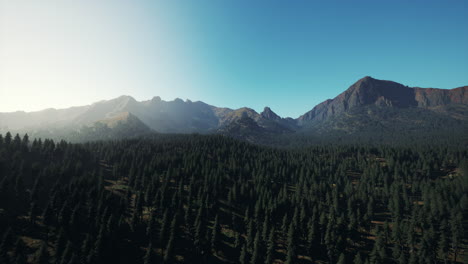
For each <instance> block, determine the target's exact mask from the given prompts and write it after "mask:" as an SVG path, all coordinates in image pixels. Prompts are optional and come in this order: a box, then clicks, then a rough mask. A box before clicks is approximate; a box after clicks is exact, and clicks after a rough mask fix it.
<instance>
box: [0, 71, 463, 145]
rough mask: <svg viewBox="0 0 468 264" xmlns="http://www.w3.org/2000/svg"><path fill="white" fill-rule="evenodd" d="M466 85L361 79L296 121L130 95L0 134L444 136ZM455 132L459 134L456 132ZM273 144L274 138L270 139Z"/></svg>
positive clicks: (458, 113)
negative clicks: (427, 85)
mask: <svg viewBox="0 0 468 264" xmlns="http://www.w3.org/2000/svg"><path fill="white" fill-rule="evenodd" d="M467 124H468V86H464V87H460V88H455V89H451V90H447V89H435V88H418V87H417V88H410V87H408V86H405V85H402V84H399V83H396V82H392V81H383V80H377V79H374V78H372V77H369V76H367V77H364V78H362V79H360V80H358V81H357V82H356V83H354V84H353V85H351V86H350V87H349V88H348V89H347V90H345V91H344V92H342V93H341V94H339V95H338V96H336V97H335V98H333V99H329V100H326V101H324V102H322V103H320V104H318V105H317V106H315V107H314V108H313V109H312V110H310V111H308V112H307V113H305V114H304V115H302V116H300V117H299V118H297V119H292V118H282V117H280V116H279V115H277V114H276V113H274V112H273V111H272V110H271V109H270V108H269V107H265V108H264V110H263V111H262V112H261V113H257V112H256V111H255V110H253V109H251V108H247V107H243V108H239V109H229V108H221V107H216V106H212V105H209V104H206V103H204V102H199V101H198V102H192V101H190V100H186V101H183V100H181V99H175V100H173V101H164V100H161V98H160V97H154V98H152V99H151V100H147V101H141V102H139V101H136V100H135V99H134V98H132V97H130V96H120V97H118V98H115V99H112V100H107V101H100V102H97V103H94V104H91V105H88V106H80V107H72V108H68V109H58V110H57V109H46V110H43V111H38V112H31V113H25V112H15V113H0V132H6V131H7V130H10V131H12V132H22V133H25V132H27V133H30V134H33V136H44V137H45V136H48V137H53V138H66V139H70V138H73V139H80V140H88V139H101V138H102V139H105V138H121V137H131V136H138V135H143V134H147V133H151V132H160V133H183V134H186V133H220V134H224V135H228V136H232V137H236V138H240V139H244V140H248V141H252V142H263V143H268V142H278V140H279V141H281V140H284V141H288V142H290V141H291V138H294V136H293V135H295V134H297V135H299V136H300V137H302V138H307V137H308V138H316V139H320V138H333V137H335V138H337V137H340V138H356V137H361V138H369V139H370V138H372V139H377V138H378V140H382V139H383V138H386V139H388V138H392V137H394V136H395V135H401V136H402V137H404V136H405V135H406V136H408V135H410V134H411V135H413V136H414V137H417V136H418V135H433V134H439V135H442V136H444V135H449V136H453V135H455V134H457V133H458V132H457V131H467V130H468V125H467ZM457 135H458V134H457ZM275 144H276V143H275Z"/></svg>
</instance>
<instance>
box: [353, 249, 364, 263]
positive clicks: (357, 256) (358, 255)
mask: <svg viewBox="0 0 468 264" xmlns="http://www.w3.org/2000/svg"><path fill="white" fill-rule="evenodd" d="M363 263H364V262H363V261H362V258H361V253H359V252H358V253H356V256H354V260H353V264H363Z"/></svg>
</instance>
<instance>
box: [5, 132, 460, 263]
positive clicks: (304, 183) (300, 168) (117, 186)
mask: <svg viewBox="0 0 468 264" xmlns="http://www.w3.org/2000/svg"><path fill="white" fill-rule="evenodd" d="M467 152H468V150H467V149H466V148H465V147H464V146H457V145H437V144H433V145H431V146H428V145H420V146H414V147H411V148H410V147H405V146H393V147H390V146H386V145H373V146H371V145H362V144H361V145H343V144H340V145H331V144H329V145H314V146H308V147H303V148H295V149H278V148H272V147H268V146H257V145H253V144H250V143H246V142H241V141H237V140H234V139H231V138H228V137H224V136H215V135H211V136H202V135H154V136H151V137H146V138H139V139H122V140H114V141H97V142H89V143H82V144H71V143H67V142H65V141H60V142H54V141H52V140H48V139H32V138H28V136H27V135H12V134H10V133H7V134H4V135H1V136H0V236H1V237H0V239H1V241H0V263H2V264H10V263H15V264H20V263H40V264H46V263H47V264H51V263H54V264H75V263H83V264H85V263H86V264H94V263H144V264H150V263H242V264H247V263H252V264H253V263H265V264H269V263H288V264H292V263H298V264H299V263H340V264H343V263H354V264H359V263H399V264H404V263H411V264H416V263H418V264H422V263H468V260H467V257H468V243H467V242H468V241H467V228H468V226H467V220H466V219H468V218H467V208H468V168H467V166H468V161H467V157H468V155H467V154H468V153H467Z"/></svg>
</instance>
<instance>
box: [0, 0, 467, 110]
mask: <svg viewBox="0 0 468 264" xmlns="http://www.w3.org/2000/svg"><path fill="white" fill-rule="evenodd" d="M466 14H468V1H464V0H459V1H457V0H441V1H430V0H429V1H428V0H426V1H420V0H414V1H399V0H393V1H375V0H373V1H359V0H357V1H344V0H343V1H333V0H331V1H311V0H294V1H286V0H268V1H266V0H262V1H255V0H236V1H234V0H210V1H209V0H197V1H185V0H171V1H162V0H161V1H158V0H148V1H145V0H132V1H127V0H125V1H124V0H100V1H96V0H81V1H72V0H41V1H37V0H14V1H10V0H0V112H11V111H16V110H25V111H37V110H41V109H45V108H49V107H53V108H65V107H69V106H77V105H86V104H91V103H93V102H96V101H100V100H107V99H112V98H115V97H118V96H120V95H131V96H133V97H134V98H135V99H137V100H148V99H151V98H152V97H154V96H160V97H161V98H162V99H164V100H173V99H175V98H181V99H184V100H185V99H190V100H192V101H198V100H200V101H203V102H206V103H208V104H211V105H215V106H223V107H230V108H239V107H243V106H247V107H250V108H253V109H254V110H256V111H262V110H263V108H264V107H265V106H269V107H271V108H272V110H273V111H275V112H276V113H277V114H279V115H280V116H283V117H286V116H290V117H298V116H300V115H301V114H303V113H305V112H307V111H308V110H310V109H312V108H313V107H314V106H315V105H316V104H318V103H320V102H322V101H324V100H326V99H329V98H333V97H335V96H336V95H338V94H339V93H341V92H343V91H344V90H345V89H347V88H348V87H349V86H350V85H352V84H353V83H354V82H356V81H357V80H358V79H360V78H362V77H364V76H372V77H374V78H376V79H385V80H393V81H396V82H399V83H402V84H405V85H408V86H418V87H435V88H455V87H460V86H464V85H468V15H466Z"/></svg>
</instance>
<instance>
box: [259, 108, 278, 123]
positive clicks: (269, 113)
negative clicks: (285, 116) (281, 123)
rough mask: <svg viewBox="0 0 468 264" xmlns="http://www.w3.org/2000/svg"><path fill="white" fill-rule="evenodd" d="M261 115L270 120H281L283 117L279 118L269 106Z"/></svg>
mask: <svg viewBox="0 0 468 264" xmlns="http://www.w3.org/2000/svg"><path fill="white" fill-rule="evenodd" d="M260 115H261V116H262V117H263V118H265V119H268V120H281V117H280V116H278V115H277V114H276V113H275V112H273V111H272V110H271V108H270V107H268V106H265V108H264V109H263V112H262V113H261V114H260Z"/></svg>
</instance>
